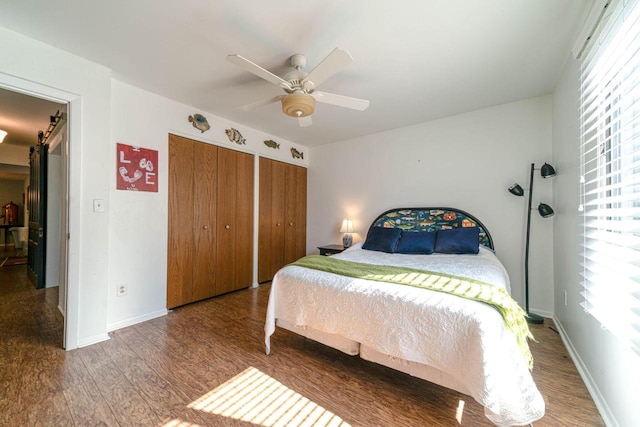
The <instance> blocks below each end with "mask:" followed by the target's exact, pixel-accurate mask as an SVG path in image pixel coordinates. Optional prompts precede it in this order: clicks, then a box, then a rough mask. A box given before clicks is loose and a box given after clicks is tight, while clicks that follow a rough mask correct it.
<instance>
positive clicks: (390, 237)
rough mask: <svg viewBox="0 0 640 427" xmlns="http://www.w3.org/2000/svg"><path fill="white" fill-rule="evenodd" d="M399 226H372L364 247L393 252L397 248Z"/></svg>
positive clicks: (371, 249)
mask: <svg viewBox="0 0 640 427" xmlns="http://www.w3.org/2000/svg"><path fill="white" fill-rule="evenodd" d="M401 232H402V230H401V229H399V228H384V227H371V228H370V229H369V232H368V233H367V239H366V240H365V241H364V244H363V245H362V249H368V250H370V251H379V252H387V253H393V252H394V251H395V250H396V245H397V244H398V239H399V238H400V233H401Z"/></svg>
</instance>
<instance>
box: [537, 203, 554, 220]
mask: <svg viewBox="0 0 640 427" xmlns="http://www.w3.org/2000/svg"><path fill="white" fill-rule="evenodd" d="M538 213H539V214H540V216H541V217H542V218H549V217H550V216H553V215H554V213H555V212H553V209H551V206H549V205H547V204H546V203H540V204H539V205H538Z"/></svg>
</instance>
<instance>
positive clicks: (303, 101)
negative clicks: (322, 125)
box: [282, 93, 316, 117]
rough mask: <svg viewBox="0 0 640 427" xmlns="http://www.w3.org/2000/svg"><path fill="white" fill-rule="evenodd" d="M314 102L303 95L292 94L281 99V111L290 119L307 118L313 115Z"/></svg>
mask: <svg viewBox="0 0 640 427" xmlns="http://www.w3.org/2000/svg"><path fill="white" fill-rule="evenodd" d="M315 106H316V100H315V99H313V97H312V96H311V95H307V94H305V93H292V94H290V95H287V96H285V97H284V98H282V111H283V112H284V113H285V114H286V115H287V116H291V117H307V116H310V115H311V114H313V111H314V110H315Z"/></svg>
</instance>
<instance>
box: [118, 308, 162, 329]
mask: <svg viewBox="0 0 640 427" xmlns="http://www.w3.org/2000/svg"><path fill="white" fill-rule="evenodd" d="M167 313H169V312H168V311H167V309H162V310H158V311H154V312H153V313H148V314H145V315H142V316H136V317H132V318H130V319H125V320H121V321H119V322H115V323H111V324H109V325H107V332H113V331H115V330H117V329H122V328H126V327H127V326H133V325H136V324H138V323H142V322H146V321H147V320H151V319H155V318H156V317H162V316H166V315H167Z"/></svg>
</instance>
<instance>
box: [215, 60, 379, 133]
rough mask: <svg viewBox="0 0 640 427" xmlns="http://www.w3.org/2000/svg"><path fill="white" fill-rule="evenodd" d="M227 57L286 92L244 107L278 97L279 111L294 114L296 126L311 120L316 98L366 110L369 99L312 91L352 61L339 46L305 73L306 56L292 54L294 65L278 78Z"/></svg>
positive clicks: (324, 101) (266, 103) (326, 102)
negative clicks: (296, 119)
mask: <svg viewBox="0 0 640 427" xmlns="http://www.w3.org/2000/svg"><path fill="white" fill-rule="evenodd" d="M227 61H229V62H231V63H232V64H235V65H237V66H238V67H240V68H243V69H245V70H246V71H248V72H250V73H253V74H255V75H256V76H258V77H260V78H263V79H265V80H266V81H268V82H271V83H273V84H275V85H278V86H280V87H281V88H282V89H284V91H285V92H286V93H287V94H286V95H278V96H274V97H273V98H269V99H263V100H261V101H257V102H253V103H251V104H247V105H244V106H242V107H240V109H241V110H244V111H249V110H252V109H254V108H257V107H261V106H263V105H268V104H272V103H274V102H277V101H281V102H282V111H283V112H284V113H285V114H286V115H287V116H291V117H296V118H298V122H299V124H300V126H303V127H304V126H309V125H310V124H311V114H313V112H314V111H315V103H316V101H318V102H322V103H325V104H332V105H337V106H339V107H345V108H351V109H353V110H359V111H363V110H366V109H367V108H368V107H369V101H368V100H366V99H359V98H351V97H349V96H343V95H336V94H334V93H329V92H319V91H316V88H317V87H318V86H319V85H320V84H321V83H322V82H324V81H325V80H327V79H328V78H330V77H331V76H333V75H334V74H336V73H337V72H338V71H340V70H341V69H343V68H344V67H346V66H347V65H348V64H350V63H351V62H352V61H353V58H352V57H351V55H349V53H348V52H347V51H345V50H342V49H340V48H335V49H334V50H333V51H332V52H331V53H330V54H329V55H327V57H326V58H324V59H323V60H322V62H320V63H319V64H318V65H317V66H316V67H315V68H314V69H313V70H311V72H309V73H307V72H305V71H304V70H303V68H304V66H305V65H307V58H306V57H305V56H304V55H301V54H296V55H293V56H292V57H291V58H290V61H291V66H292V67H293V68H294V69H293V70H292V71H290V72H288V73H287V74H285V75H284V76H283V77H282V78H281V77H278V76H276V75H275V74H273V73H272V72H270V71H268V70H265V69H264V68H262V67H261V66H259V65H257V64H255V63H253V62H251V61H249V60H248V59H246V58H243V57H242V56H240V55H228V56H227Z"/></svg>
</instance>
